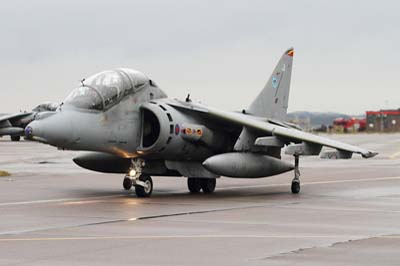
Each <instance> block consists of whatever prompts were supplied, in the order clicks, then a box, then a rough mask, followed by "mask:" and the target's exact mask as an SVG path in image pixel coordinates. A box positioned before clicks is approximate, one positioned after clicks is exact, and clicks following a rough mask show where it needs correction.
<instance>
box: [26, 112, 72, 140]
mask: <svg viewBox="0 0 400 266" xmlns="http://www.w3.org/2000/svg"><path fill="white" fill-rule="evenodd" d="M69 124H70V123H68V121H67V120H66V118H65V117H64V116H63V115H62V114H60V113H55V114H53V115H51V116H48V117H45V118H42V119H37V120H35V121H32V122H31V123H30V124H29V125H28V126H27V127H26V128H25V136H26V137H27V138H28V139H32V140H36V141H39V142H43V143H47V144H50V145H53V146H57V147H61V148H62V147H65V146H66V145H67V144H68V143H69V142H70V138H71V137H72V136H71V135H72V134H71V133H72V129H71V126H70V125H69Z"/></svg>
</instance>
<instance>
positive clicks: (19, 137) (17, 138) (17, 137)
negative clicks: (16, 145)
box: [11, 136, 21, 141]
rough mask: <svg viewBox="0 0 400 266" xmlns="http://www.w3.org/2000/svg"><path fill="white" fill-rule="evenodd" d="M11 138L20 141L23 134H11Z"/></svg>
mask: <svg viewBox="0 0 400 266" xmlns="http://www.w3.org/2000/svg"><path fill="white" fill-rule="evenodd" d="M11 140H12V141H20V140H21V136H11Z"/></svg>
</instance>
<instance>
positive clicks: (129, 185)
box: [122, 177, 132, 190]
mask: <svg viewBox="0 0 400 266" xmlns="http://www.w3.org/2000/svg"><path fill="white" fill-rule="evenodd" d="M122 186H123V187H124V189H125V190H130V189H131V188H132V179H130V178H129V177H125V178H124V182H122Z"/></svg>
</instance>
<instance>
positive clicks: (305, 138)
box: [169, 101, 378, 158]
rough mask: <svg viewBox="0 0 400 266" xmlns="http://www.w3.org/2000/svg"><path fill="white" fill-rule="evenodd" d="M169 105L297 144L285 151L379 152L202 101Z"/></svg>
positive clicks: (366, 154) (367, 154)
mask: <svg viewBox="0 0 400 266" xmlns="http://www.w3.org/2000/svg"><path fill="white" fill-rule="evenodd" d="M169 104H170V105H171V106H174V107H175V108H178V109H180V110H183V111H186V112H197V113H201V114H202V115H203V116H206V117H209V118H211V119H214V120H221V121H224V122H230V123H233V124H237V125H241V126H242V127H247V128H251V129H255V130H258V131H262V132H265V133H266V136H271V135H272V136H274V137H276V138H277V139H280V140H282V141H281V142H282V143H285V144H287V143H297V144H294V145H290V146H289V149H288V153H290V154H298V155H318V154H319V152H320V150H321V147H322V146H326V147H330V148H334V149H337V150H338V153H337V154H336V155H335V156H336V157H339V158H350V157H351V154H352V153H357V154H361V155H362V157H364V158H370V157H373V156H375V155H377V154H378V153H376V152H374V151H370V150H367V149H363V148H360V147H356V146H353V145H349V144H346V143H343V142H340V141H336V140H332V139H328V138H325V137H321V136H317V135H314V134H310V133H307V132H304V131H300V130H298V129H295V128H292V127H286V126H285V124H283V123H282V124H280V123H271V122H270V121H268V120H267V121H266V120H265V119H260V118H258V117H254V116H251V115H247V114H244V113H234V112H227V111H222V110H218V109H216V108H212V107H206V106H203V105H201V104H194V103H186V102H179V101H173V102H170V103H169ZM263 139H266V138H258V139H257V140H256V142H258V143H262V142H263ZM328 156H329V155H328Z"/></svg>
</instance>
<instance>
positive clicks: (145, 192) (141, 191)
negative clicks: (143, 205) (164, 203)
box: [135, 175, 153, 198]
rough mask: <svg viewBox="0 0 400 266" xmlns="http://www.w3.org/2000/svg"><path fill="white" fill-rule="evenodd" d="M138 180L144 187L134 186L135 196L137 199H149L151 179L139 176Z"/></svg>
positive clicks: (151, 189) (151, 187)
mask: <svg viewBox="0 0 400 266" xmlns="http://www.w3.org/2000/svg"><path fill="white" fill-rule="evenodd" d="M139 180H140V181H143V182H144V184H145V187H142V186H135V192H136V196H138V197H139V198H148V197H150V195H151V193H152V192H153V180H152V179H151V176H149V175H141V176H140V177H139Z"/></svg>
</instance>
